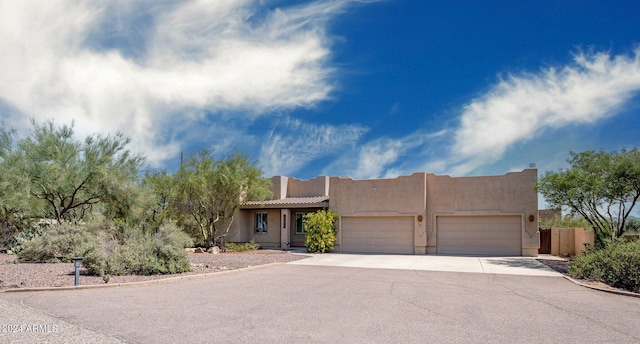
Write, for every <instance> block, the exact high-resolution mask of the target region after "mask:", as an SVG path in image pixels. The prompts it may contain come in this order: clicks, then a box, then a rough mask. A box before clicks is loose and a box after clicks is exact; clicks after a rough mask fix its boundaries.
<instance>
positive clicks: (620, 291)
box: [562, 274, 640, 298]
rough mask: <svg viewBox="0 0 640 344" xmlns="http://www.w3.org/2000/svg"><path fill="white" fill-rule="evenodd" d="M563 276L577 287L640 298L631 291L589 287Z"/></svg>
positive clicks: (639, 295)
mask: <svg viewBox="0 0 640 344" xmlns="http://www.w3.org/2000/svg"><path fill="white" fill-rule="evenodd" d="M562 276H563V277H564V278H566V279H568V280H569V281H571V282H573V283H575V284H577V285H579V286H582V287H585V288H589V289H593V290H598V291H604V292H606V293H611V294H617V295H623V296H631V297H637V298H640V294H638V293H632V292H630V291H624V290H616V289H605V288H600V287H596V286H593V285H589V284H585V283H582V282H580V281H578V280H575V279H573V278H571V277H569V276H567V275H564V274H563V275H562Z"/></svg>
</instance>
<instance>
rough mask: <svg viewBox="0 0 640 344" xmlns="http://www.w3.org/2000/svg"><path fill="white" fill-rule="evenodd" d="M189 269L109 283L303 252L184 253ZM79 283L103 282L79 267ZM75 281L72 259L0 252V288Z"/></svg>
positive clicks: (291, 257) (281, 259)
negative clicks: (49, 260)
mask: <svg viewBox="0 0 640 344" xmlns="http://www.w3.org/2000/svg"><path fill="white" fill-rule="evenodd" d="M187 257H188V259H189V263H190V264H191V270H192V271H191V272H185V273H181V274H173V275H151V276H136V275H126V276H110V279H109V283H126V282H141V281H149V280H157V279H163V278H172V277H178V276H186V275H196V274H204V273H212V272H221V271H228V270H236V269H242V268H246V267H251V266H259V265H265V264H270V263H286V262H291V261H295V260H299V259H304V258H306V256H304V255H298V254H292V253H289V252H285V251H280V250H257V251H249V252H225V253H219V254H212V253H187ZM80 284H81V285H96V284H105V281H104V280H103V279H102V277H100V276H88V275H86V270H85V269H84V268H81V269H80ZM73 285H74V267H73V263H57V264H44V263H20V262H19V261H18V260H17V257H16V256H15V255H8V254H0V289H8V288H39V287H70V286H73Z"/></svg>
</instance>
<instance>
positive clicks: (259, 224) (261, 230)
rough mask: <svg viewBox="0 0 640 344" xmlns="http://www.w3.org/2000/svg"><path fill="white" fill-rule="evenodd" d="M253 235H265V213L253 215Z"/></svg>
mask: <svg viewBox="0 0 640 344" xmlns="http://www.w3.org/2000/svg"><path fill="white" fill-rule="evenodd" d="M255 233H256V234H267V213H256V214H255Z"/></svg>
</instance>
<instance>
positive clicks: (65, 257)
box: [18, 223, 193, 276]
mask: <svg viewBox="0 0 640 344" xmlns="http://www.w3.org/2000/svg"><path fill="white" fill-rule="evenodd" d="M192 244H193V241H192V240H191V238H190V237H189V236H188V235H187V234H186V233H184V232H183V231H182V230H181V229H180V228H179V227H177V226H176V225H175V224H174V223H165V224H162V225H160V227H159V228H157V229H155V230H152V231H150V232H148V233H147V232H144V231H143V230H142V229H141V228H139V227H127V226H122V225H121V226H116V225H114V224H113V223H100V224H87V225H73V224H62V225H54V226H52V227H51V228H50V229H49V230H48V232H47V233H46V235H44V236H42V237H39V238H35V239H33V240H30V241H28V242H26V243H25V249H24V250H23V251H22V252H20V254H19V256H18V257H19V258H20V259H23V260H27V261H34V262H61V261H62V262H69V261H70V259H71V257H74V256H82V257H84V260H83V261H82V264H83V265H84V267H85V268H87V273H88V274H90V275H100V276H104V275H124V274H136V275H151V274H173V273H180V272H186V271H190V266H189V260H188V259H187V255H186V252H185V250H184V248H185V247H188V246H191V245H192Z"/></svg>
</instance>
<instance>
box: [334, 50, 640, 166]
mask: <svg viewBox="0 0 640 344" xmlns="http://www.w3.org/2000/svg"><path fill="white" fill-rule="evenodd" d="M638 93H640V48H638V49H635V50H634V51H633V53H632V54H631V55H611V54H609V53H606V52H580V53H578V54H576V55H575V56H574V59H573V61H572V63H570V64H568V65H566V66H560V67H555V68H554V67H549V68H543V69H541V70H540V71H539V72H537V73H520V74H509V75H508V76H507V77H505V78H501V79H500V80H499V81H498V82H497V83H496V84H495V85H494V86H492V87H490V88H489V90H488V91H487V92H485V93H484V94H483V95H481V96H480V97H478V98H476V99H473V100H471V101H470V102H469V103H468V104H466V105H464V106H462V107H461V110H460V112H459V117H458V118H459V121H458V122H457V123H455V124H453V125H449V126H448V127H445V128H444V129H441V130H438V131H436V132H432V131H431V130H430V129H429V130H428V129H423V130H420V131H419V132H417V133H416V132H414V133H411V134H409V135H407V136H406V137H401V138H394V139H386V140H383V141H380V140H376V141H373V142H370V143H365V144H363V145H362V147H361V148H360V150H359V153H358V154H355V155H357V156H359V160H358V162H357V165H355V166H358V168H357V169H342V171H347V172H348V173H351V174H353V175H355V176H360V177H384V176H395V175H400V174H409V173H412V172H414V171H417V170H421V171H427V172H435V173H446V174H452V175H469V174H473V173H474V171H477V170H478V169H481V168H482V167H485V166H488V165H491V164H494V163H497V162H499V161H500V160H501V159H503V158H504V157H505V155H506V154H507V153H508V152H509V150H510V149H511V148H513V147H514V146H518V145H523V144H529V143H531V142H532V141H533V140H534V139H537V138H540V137H541V136H543V135H550V134H552V133H553V132H555V131H557V130H559V129H562V128H566V127H568V126H572V125H585V124H589V125H590V124H594V123H597V122H598V121H602V120H604V119H607V118H610V117H612V116H616V115H617V114H618V113H620V112H623V111H624V110H625V106H626V105H627V104H628V103H629V101H630V100H631V99H632V98H633V97H634V96H635V95H637V94H638ZM436 130H437V129H436ZM416 135H418V136H422V138H423V140H422V141H421V142H419V146H418V148H417V149H418V150H420V151H421V154H420V158H421V159H414V160H420V161H419V162H416V161H410V160H407V159H406V156H405V155H404V154H403V153H402V152H403V151H406V150H407V149H411V148H412V147H415V145H414V144H413V143H414V142H417V141H415V140H414V139H413V138H415V137H416ZM407 142H409V143H407ZM566 154H567V152H564V153H563V156H566ZM350 155H351V156H353V155H354V153H350ZM345 159H346V158H345ZM351 159H352V161H351V162H352V164H351V165H349V166H354V164H353V162H354V161H353V158H351ZM343 161H344V160H343ZM526 163H527V161H525V162H522V163H521V165H522V166H520V165H519V166H520V167H517V168H525V167H527V165H526ZM504 165H505V168H507V169H514V168H516V167H512V163H505V164H504ZM331 167H332V168H337V165H336V164H333V165H332V166H331Z"/></svg>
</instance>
